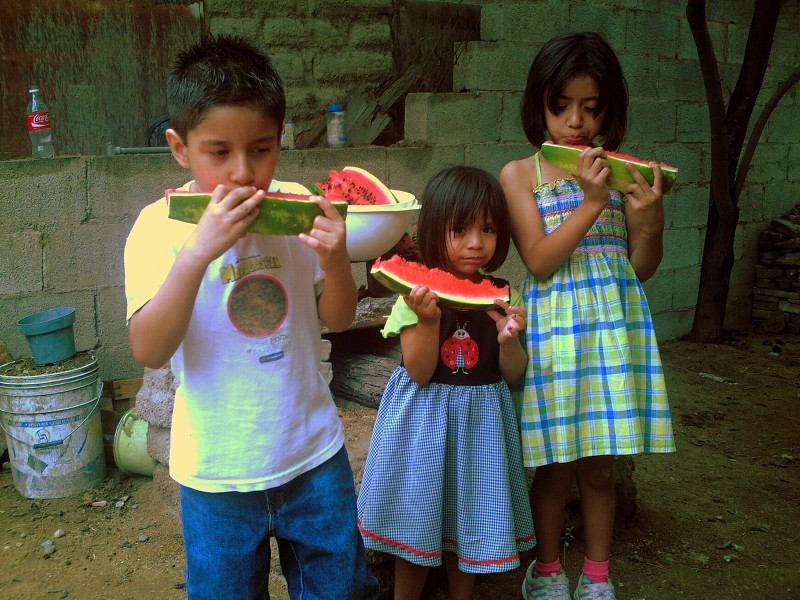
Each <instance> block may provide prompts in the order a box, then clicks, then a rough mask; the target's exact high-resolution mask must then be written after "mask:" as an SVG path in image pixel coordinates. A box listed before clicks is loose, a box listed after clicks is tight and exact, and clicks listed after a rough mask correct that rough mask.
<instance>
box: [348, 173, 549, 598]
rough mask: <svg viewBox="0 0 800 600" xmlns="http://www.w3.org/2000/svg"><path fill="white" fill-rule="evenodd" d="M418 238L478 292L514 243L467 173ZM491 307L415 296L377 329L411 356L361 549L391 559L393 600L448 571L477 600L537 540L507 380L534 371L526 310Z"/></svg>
mask: <svg viewBox="0 0 800 600" xmlns="http://www.w3.org/2000/svg"><path fill="white" fill-rule="evenodd" d="M417 241H418V251H419V258H420V260H421V262H422V263H424V264H425V265H426V266H428V267H430V268H438V269H442V270H445V271H447V272H449V273H452V274H453V275H455V276H456V277H458V278H461V279H465V280H468V281H472V282H480V281H482V280H484V279H485V278H487V277H489V276H486V275H484V274H483V273H482V271H486V272H491V271H493V270H495V269H497V268H498V267H499V266H500V265H502V264H503V261H504V260H505V258H506V254H507V252H508V248H509V245H510V242H511V235H510V230H509V222H508V209H507V206H506V204H505V200H504V198H503V191H502V189H501V188H500V185H499V183H498V182H497V180H496V179H495V178H494V177H492V176H491V175H489V174H488V173H486V172H485V171H482V170H480V169H475V168H471V167H453V168H449V169H445V170H443V171H441V172H440V173H438V174H437V175H436V176H434V178H433V179H432V180H431V181H430V183H429V184H428V186H427V187H426V189H425V193H424V194H423V198H422V210H421V212H420V217H419V223H418V225H417ZM490 279H492V280H494V282H495V283H496V284H497V285H501V286H503V285H507V283H508V282H506V281H503V280H498V279H495V278H490ZM509 300H510V301H509ZM496 304H497V309H493V310H454V309H452V308H449V307H447V306H444V305H442V304H440V302H439V298H438V297H437V295H436V294H435V293H433V292H432V291H431V290H430V289H428V288H427V287H422V286H417V287H415V288H414V289H413V290H411V292H410V293H409V295H408V296H407V297H400V298H398V300H397V303H396V304H395V306H394V308H393V309H392V314H391V316H390V317H389V319H388V321H387V323H386V326H385V327H384V329H383V335H384V336H385V337H390V336H396V335H399V336H400V346H401V349H402V354H403V358H402V363H401V365H400V366H399V367H398V368H397V369H396V370H395V371H394V373H393V374H392V376H391V378H390V380H389V383H388V384H387V387H386V390H385V392H384V395H383V398H382V400H381V404H380V407H379V409H378V415H377V418H376V421H375V429H374V431H373V434H372V440H371V443H370V448H369V453H368V455H367V461H366V465H365V468H364V476H363V480H362V483H361V489H360V491H359V496H358V517H359V527H360V528H361V534H362V536H363V538H364V543H365V545H366V546H367V547H368V548H371V549H373V550H378V551H381V552H386V553H389V554H393V555H395V556H396V559H395V598H404V599H405V598H419V597H420V595H421V594H422V590H423V587H424V586H425V581H426V578H427V575H428V571H429V569H430V567H435V566H438V565H441V564H442V562H444V564H445V567H446V571H447V575H448V582H449V586H450V597H451V598H453V599H469V598H472V591H473V587H474V584H475V575H476V574H478V573H497V572H502V571H508V570H511V569H514V568H516V567H518V566H519V565H520V559H519V553H520V552H521V551H524V550H528V549H530V548H532V547H533V546H534V544H535V539H534V536H533V523H532V519H531V512H530V505H529V501H528V494H527V486H526V482H525V474H524V469H523V467H522V451H521V448H520V440H519V425H518V421H517V418H516V413H515V410H514V406H513V404H512V400H511V394H510V392H509V388H508V385H507V384H506V382H507V381H510V382H517V381H521V380H522V377H523V375H524V373H525V368H526V366H527V357H526V355H525V350H524V349H523V345H522V342H521V340H520V335H521V333H522V332H523V331H524V329H525V309H524V307H523V306H522V299H521V296H520V294H519V292H517V291H516V290H512V293H511V297H510V298H506V299H500V300H497V302H496Z"/></svg>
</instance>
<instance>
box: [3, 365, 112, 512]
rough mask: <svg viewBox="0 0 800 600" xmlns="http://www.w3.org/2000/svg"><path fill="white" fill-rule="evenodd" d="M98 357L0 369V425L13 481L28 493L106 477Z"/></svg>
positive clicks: (83, 486)
mask: <svg viewBox="0 0 800 600" xmlns="http://www.w3.org/2000/svg"><path fill="white" fill-rule="evenodd" d="M102 390H103V383H102V382H101V381H99V377H98V368H97V362H96V361H94V360H92V362H91V363H89V364H88V365H86V366H83V367H79V368H76V369H72V370H70V371H64V372H61V373H50V374H45V375H31V376H10V375H2V374H0V428H2V430H3V431H5V434H6V439H7V441H8V454H9V459H10V460H9V462H10V463H11V470H12V473H13V478H14V486H15V487H16V488H17V491H19V493H20V494H22V495H23V496H25V497H26V498H64V497H65V496H70V495H72V494H77V493H80V492H84V491H86V490H89V489H91V488H93V487H94V486H96V485H97V484H98V483H100V482H101V481H102V480H103V478H104V477H105V457H104V455H103V427H102V422H101V419H100V396H101V395H102Z"/></svg>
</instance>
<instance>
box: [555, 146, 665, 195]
mask: <svg viewBox="0 0 800 600" xmlns="http://www.w3.org/2000/svg"><path fill="white" fill-rule="evenodd" d="M582 149H583V148H582V147H577V146H562V145H560V144H552V143H545V144H542V146H541V150H542V156H543V157H544V158H545V159H547V160H549V161H550V162H551V163H553V164H554V165H555V166H557V167H558V168H559V169H563V170H564V171H567V172H568V173H570V174H572V175H575V174H576V173H577V169H578V154H580V152H581V150H582ZM606 160H607V161H608V166H609V168H610V169H611V177H609V180H608V185H609V187H612V188H614V189H615V190H619V191H621V192H623V193H624V192H625V189H626V188H627V187H628V186H629V185H630V184H632V183H636V181H635V180H634V178H633V176H632V175H631V174H630V173H628V170H627V169H626V168H625V163H626V162H629V163H631V164H632V165H633V166H634V167H636V169H637V170H638V171H639V172H640V173H641V174H642V175H643V176H644V178H645V180H646V181H647V183H648V184H649V185H653V183H654V182H655V173H654V172H653V168H652V167H651V166H650V165H649V164H648V161H640V160H637V159H635V158H633V157H628V158H625V159H623V158H618V157H616V156H615V155H614V153H613V152H608V153H607V157H606ZM661 173H662V175H663V177H662V180H661V181H662V184H661V192H662V193H663V194H668V193H669V192H670V191H671V190H672V188H673V187H674V186H675V183H676V181H677V180H678V169H676V168H675V167H670V166H668V165H664V164H662V165H661Z"/></svg>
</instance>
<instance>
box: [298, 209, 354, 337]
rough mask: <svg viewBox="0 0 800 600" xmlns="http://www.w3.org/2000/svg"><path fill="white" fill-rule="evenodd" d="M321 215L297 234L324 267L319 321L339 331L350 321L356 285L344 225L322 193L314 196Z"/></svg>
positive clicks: (351, 319)
mask: <svg viewBox="0 0 800 600" xmlns="http://www.w3.org/2000/svg"><path fill="white" fill-rule="evenodd" d="M314 202H316V203H317V205H318V206H319V207H320V208H322V211H323V213H324V215H321V216H318V217H317V218H316V219H314V227H313V228H312V229H311V231H310V232H309V233H308V235H306V234H301V235H300V239H301V240H302V242H303V243H304V244H305V245H306V246H308V247H309V248H311V249H312V250H314V252H316V253H317V254H318V255H319V264H320V268H321V269H322V270H323V271H325V288H324V289H323V291H322V294H320V296H319V298H318V299H317V310H318V312H319V318H320V320H321V321H322V323H323V324H324V325H325V326H326V327H327V328H328V329H330V330H331V331H343V330H344V329H347V328H348V327H349V326H350V324H351V323H352V322H353V319H354V318H355V315H356V305H357V304H358V289H357V288H356V282H355V280H354V279H353V271H352V270H351V268H350V257H349V256H348V255H347V245H346V227H345V221H344V219H343V218H342V216H341V215H340V214H339V213H338V212H337V211H336V209H335V208H334V206H333V205H332V204H331V203H330V202H329V201H328V200H326V199H325V198H323V197H322V196H317V197H315V198H314Z"/></svg>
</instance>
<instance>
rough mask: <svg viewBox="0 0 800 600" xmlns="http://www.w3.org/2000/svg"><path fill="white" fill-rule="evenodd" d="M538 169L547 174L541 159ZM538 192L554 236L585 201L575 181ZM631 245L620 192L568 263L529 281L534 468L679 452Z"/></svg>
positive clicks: (529, 436) (527, 432)
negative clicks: (591, 458)
mask: <svg viewBox="0 0 800 600" xmlns="http://www.w3.org/2000/svg"><path fill="white" fill-rule="evenodd" d="M536 164H537V171H539V162H538V155H537V158H536ZM538 175H539V181H541V172H540V171H539V172H538ZM533 194H534V197H535V199H536V202H537V204H538V206H539V212H540V213H541V215H542V219H543V222H544V229H545V233H546V234H548V235H549V234H550V233H551V232H552V231H553V230H555V229H556V228H557V227H558V226H559V225H561V223H563V222H564V221H565V220H566V219H567V218H568V217H569V216H570V214H572V211H573V210H574V209H575V208H576V207H577V206H578V205H579V204H580V203H581V201H582V199H583V191H582V190H581V188H580V186H579V185H578V183H577V182H576V181H575V180H574V179H559V180H557V181H555V182H554V183H552V184H548V183H545V184H542V185H540V186H538V187H537V188H536V189H535V190H533ZM627 239H628V236H627V228H626V225H625V213H624V208H623V200H622V196H621V195H620V193H619V192H618V191H616V190H611V200H610V202H609V204H608V206H606V208H605V209H604V210H603V212H602V213H601V214H600V217H599V218H598V219H597V221H596V222H595V224H594V225H593V226H592V227H591V229H590V230H589V232H588V234H587V235H586V236H585V237H584V239H583V240H581V243H580V244H579V245H578V247H577V248H576V249H575V251H574V252H573V253H572V256H570V257H569V259H568V260H567V261H566V263H564V264H563V265H562V266H561V267H560V268H559V269H558V270H556V271H555V273H553V274H552V275H551V276H550V277H548V278H547V279H544V280H541V281H540V280H537V279H536V278H535V277H533V276H532V275H530V274H528V276H527V278H526V280H525V283H524V285H523V292H522V295H523V298H525V303H526V307H527V310H528V329H527V347H528V356H529V360H530V364H529V368H528V371H527V374H526V377H525V390H524V394H523V401H522V415H521V438H522V448H523V454H524V457H525V465H526V466H528V467H537V466H542V465H548V464H552V463H568V462H572V461H574V460H578V459H581V458H585V457H589V456H603V455H626V454H628V455H629V454H638V453H642V452H653V453H657V452H674V451H675V442H674V438H673V434H672V421H671V417H670V410H669V403H668V400H667V391H666V386H665V383H664V374H663V369H662V366H661V358H660V355H659V351H658V344H657V342H656V335H655V331H654V329H653V322H652V318H651V315H650V309H649V308H648V305H647V298H646V297H645V293H644V290H643V289H642V285H641V283H640V282H639V279H638V278H637V277H636V273H635V272H634V270H633V266H632V265H631V263H630V260H629V259H628V243H627Z"/></svg>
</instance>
